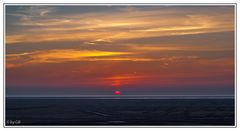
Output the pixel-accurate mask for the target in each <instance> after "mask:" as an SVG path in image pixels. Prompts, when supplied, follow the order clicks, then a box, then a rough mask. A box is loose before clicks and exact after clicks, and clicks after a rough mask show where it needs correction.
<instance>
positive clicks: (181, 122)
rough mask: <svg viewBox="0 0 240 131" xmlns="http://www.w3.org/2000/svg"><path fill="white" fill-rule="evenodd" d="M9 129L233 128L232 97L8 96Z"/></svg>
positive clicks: (7, 117) (6, 106) (233, 105)
mask: <svg viewBox="0 0 240 131" xmlns="http://www.w3.org/2000/svg"><path fill="white" fill-rule="evenodd" d="M5 125H6V126H234V125H235V102H234V97H232V96H82V97H79V96H76V97H7V98H6V99H5Z"/></svg>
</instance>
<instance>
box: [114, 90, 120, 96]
mask: <svg viewBox="0 0 240 131" xmlns="http://www.w3.org/2000/svg"><path fill="white" fill-rule="evenodd" d="M114 94H115V95H121V94H122V93H121V91H115V92H114Z"/></svg>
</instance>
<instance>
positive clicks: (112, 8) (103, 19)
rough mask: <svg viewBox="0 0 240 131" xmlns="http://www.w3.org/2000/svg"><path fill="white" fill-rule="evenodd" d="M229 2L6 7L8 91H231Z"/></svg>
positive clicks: (61, 93)
mask: <svg viewBox="0 0 240 131" xmlns="http://www.w3.org/2000/svg"><path fill="white" fill-rule="evenodd" d="M234 15H235V14H234V6H232V5H211V6H208V5H202V6H196V5H195V6H194V5H184V6H183V5H175V6H171V5H148V6H147V5H121V6H120V5H95V6H93V5H49V6H47V5H6V6H5V18H6V19H5V23H6V24H5V25H6V33H5V38H6V93H7V96H73V95H74V96H78V95H79V96H81V95H113V94H114V92H115V91H120V92H121V94H122V95H234Z"/></svg>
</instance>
